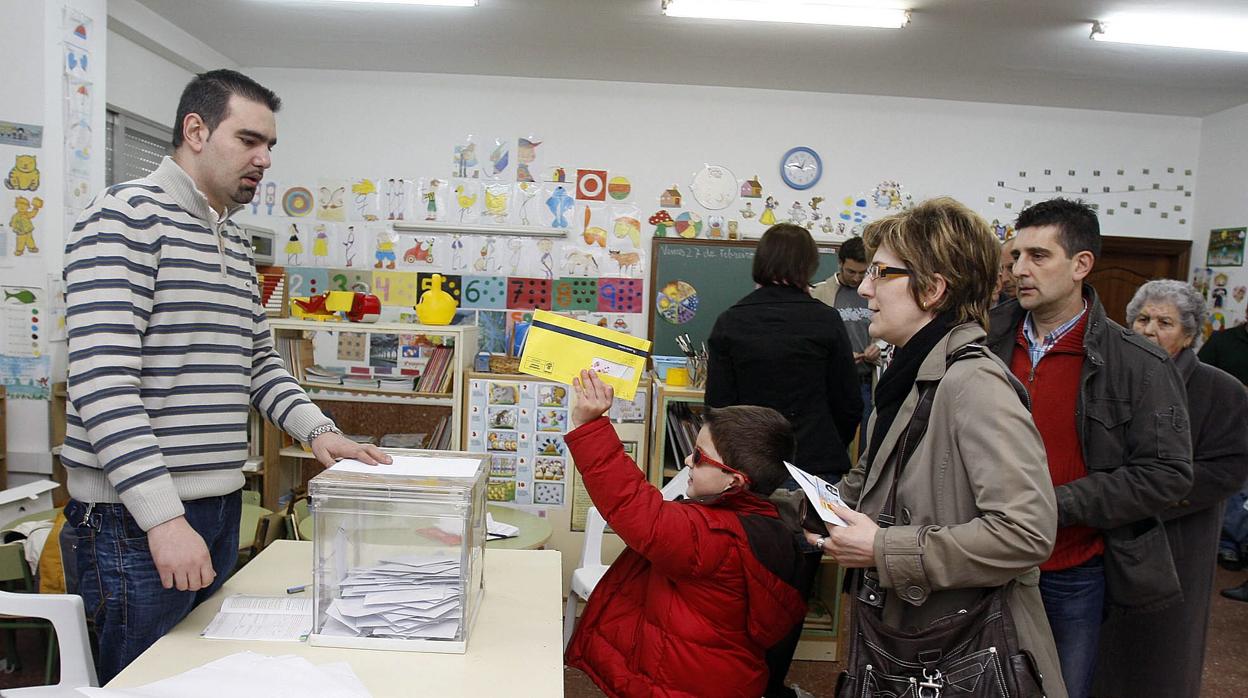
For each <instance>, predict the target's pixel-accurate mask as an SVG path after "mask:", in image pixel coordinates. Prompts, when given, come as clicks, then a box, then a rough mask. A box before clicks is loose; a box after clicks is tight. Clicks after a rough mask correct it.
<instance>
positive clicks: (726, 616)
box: [566, 371, 806, 698]
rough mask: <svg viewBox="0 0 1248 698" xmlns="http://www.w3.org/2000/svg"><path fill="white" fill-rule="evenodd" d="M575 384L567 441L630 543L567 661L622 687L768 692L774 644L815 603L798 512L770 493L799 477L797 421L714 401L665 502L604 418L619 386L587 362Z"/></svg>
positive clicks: (639, 691) (636, 692) (684, 692)
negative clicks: (679, 490) (681, 489)
mask: <svg viewBox="0 0 1248 698" xmlns="http://www.w3.org/2000/svg"><path fill="white" fill-rule="evenodd" d="M573 388H575V390H576V396H577V399H576V403H575V405H576V406H575V408H574V409H573V410H572V426H573V430H572V431H570V432H568V435H567V437H566V440H567V444H568V450H569V452H570V453H571V455H572V458H573V460H575V462H576V468H577V470H578V471H580V473H581V476H582V478H583V481H584V483H585V489H586V490H587V491H588V492H589V496H590V498H591V499H593V501H594V505H595V506H597V507H598V510H599V511H600V512H601V513H602V517H603V518H604V519H606V521H607V523H608V524H609V525H610V526H611V530H613V531H615V532H616V533H617V534H619V536H620V538H621V539H623V541H624V542H625V544H627V545H628V547H627V548H626V549H625V550H624V552H623V553H622V554H621V555H620V557H619V558H617V559H616V561H615V562H614V563H613V564H612V565H611V568H610V569H608V570H607V573H606V574H605V575H604V576H603V577H602V580H601V581H599V582H598V585H597V586H596V587H595V588H594V593H593V595H591V596H590V598H589V604H588V605H587V606H586V607H585V613H584V614H583V615H582V616H581V620H580V624H579V625H578V626H577V628H576V631H575V633H574V634H573V635H572V639H571V641H570V642H569V644H568V650H567V663H568V666H572V667H576V668H578V669H581V670H583V671H584V672H585V673H586V674H588V675H589V677H590V678H591V679H593V681H594V683H595V684H597V685H598V686H599V687H600V688H601V689H602V690H603V691H606V692H607V694H609V695H612V696H625V697H632V696H637V697H639V698H640V697H643V696H690V697H692V696H708V697H709V696H715V697H716V698H719V697H721V696H722V697H724V698H727V697H729V696H740V697H741V698H758V696H759V695H760V694H761V693H762V692H763V690H764V687H765V686H766V684H767V678H768V669H767V664H766V662H765V661H764V651H765V650H766V649H767V648H768V647H771V646H773V645H775V644H776V643H777V642H779V641H781V640H782V639H783V638H784V637H785V636H786V635H788V634H789V629H790V628H792V627H793V626H795V625H797V624H799V623H800V621H801V619H802V617H803V615H805V613H806V603H805V599H804V597H803V596H802V595H801V594H800V593H799V592H798V589H797V584H798V577H799V576H800V570H801V567H802V564H803V560H802V551H801V548H800V547H799V546H800V545H801V543H802V534H801V529H800V525H799V522H798V521H797V520H796V518H794V519H793V520H788V519H786V518H782V515H781V511H780V509H778V508H777V507H776V505H775V504H773V503H772V502H771V501H769V500H768V495H770V494H771V493H772V492H773V491H774V490H775V489H776V487H777V486H778V485H779V484H780V483H781V482H783V481H784V479H785V478H786V477H788V471H787V470H786V469H785V467H784V461H785V460H788V459H791V458H792V457H793V450H794V448H795V442H794V438H793V428H792V426H790V425H789V423H788V421H786V420H785V419H784V417H782V416H780V414H779V413H778V412H776V411H775V410H772V409H768V408H766V407H752V406H736V407H724V408H721V409H709V410H707V412H706V422H705V424H703V426H702V429H701V430H700V431H699V432H698V436H697V442H696V448H695V450H694V452H693V453H692V454H690V455H689V456H688V457H687V458H686V459H685V464H686V465H688V466H689V468H690V471H689V485H688V489H687V491H686V492H685V494H686V497H687V498H686V499H682V500H678V501H674V502H666V501H663V495H662V494H661V493H660V492H659V490H658V489H656V488H655V487H654V486H653V485H651V484H650V483H648V482H646V478H645V475H644V474H643V473H642V471H641V470H640V469H638V467H637V464H636V463H634V462H633V461H632V459H631V458H629V457H628V456H627V455H625V453H624V447H623V445H621V444H620V439H619V437H618V436H616V433H615V429H614V428H613V427H612V426H611V421H610V420H608V419H607V418H606V417H605V416H603V415H604V414H605V413H606V412H607V410H609V409H610V408H611V403H612V399H613V397H614V393H613V391H612V389H611V387H610V386H608V385H606V384H605V383H603V382H602V380H601V379H599V378H598V376H597V375H595V374H594V372H593V371H582V372H581V375H580V378H579V379H575V380H574V381H573Z"/></svg>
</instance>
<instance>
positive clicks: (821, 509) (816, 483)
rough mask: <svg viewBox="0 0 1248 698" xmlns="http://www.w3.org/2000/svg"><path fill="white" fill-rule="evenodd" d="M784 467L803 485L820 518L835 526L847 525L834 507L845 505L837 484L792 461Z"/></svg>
mask: <svg viewBox="0 0 1248 698" xmlns="http://www.w3.org/2000/svg"><path fill="white" fill-rule="evenodd" d="M784 467H786V468H788V469H789V474H790V475H792V476H793V479H794V480H797V484H799V485H801V486H802V492H803V493H805V495H806V498H807V499H809V500H810V503H811V504H812V505H813V506H814V507H815V511H816V512H817V513H818V514H819V518H820V519H823V521H824V523H830V524H832V525H833V526H846V525H848V524H846V523H845V520H844V519H842V518H841V517H839V516H837V515H836V513H835V512H834V511H833V509H832V507H833V506H834V505H835V506H838V507H844V506H845V502H844V501H842V500H841V492H840V490H838V489H836V485H833V484H832V483H830V482H828V481H827V480H824V479H823V478H820V477H816V476H814V475H811V474H810V473H808V472H806V471H805V470H802V469H801V468H798V467H797V466H795V465H793V464H791V463H785V464H784ZM846 508H848V507H846Z"/></svg>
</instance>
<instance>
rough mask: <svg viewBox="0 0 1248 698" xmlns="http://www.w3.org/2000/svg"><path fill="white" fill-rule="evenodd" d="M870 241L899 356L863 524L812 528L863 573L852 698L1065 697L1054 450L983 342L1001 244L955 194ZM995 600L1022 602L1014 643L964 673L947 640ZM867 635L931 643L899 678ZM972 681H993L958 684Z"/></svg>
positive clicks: (859, 496) (880, 309)
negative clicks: (1051, 603) (877, 657)
mask: <svg viewBox="0 0 1248 698" xmlns="http://www.w3.org/2000/svg"><path fill="white" fill-rule="evenodd" d="M863 238H864V241H865V242H866V246H867V253H868V255H869V256H871V263H870V264H869V266H868V267H867V276H866V278H865V279H864V280H863V282H862V285H861V286H859V288H858V292H859V294H861V295H862V296H863V297H864V298H866V299H867V306H868V308H869V309H870V310H871V312H872V313H873V315H872V319H871V325H870V333H871V336H872V337H874V338H876V339H882V340H884V341H886V342H888V343H890V344H893V345H895V346H896V347H897V353H896V355H895V357H894V358H893V361H892V363H891V364H890V365H889V367H888V369H887V370H886V371H885V372H884V375H883V376H882V378H881V379H880V382H879V384H878V385H877V387H876V392H875V410H874V412H873V413H872V416H871V418H870V420H869V422H868V425H867V428H866V429H865V430H864V433H865V434H867V436H868V445H867V448H866V449H865V453H863V455H862V457H861V458H860V460H859V462H858V464H857V465H856V466H855V467H854V469H853V470H851V471H850V472H849V474H848V475H846V476H845V478H844V479H843V480H842V481H841V484H840V494H841V496H842V498H843V499H844V500H845V502H846V504H847V505H849V508H841V509H838V510H837V512H836V513H837V514H838V515H840V516H841V518H842V519H844V520H845V521H846V522H847V524H848V525H846V526H829V529H830V530H829V533H828V534H827V535H825V536H817V535H815V534H810V533H808V534H807V538H808V539H809V540H810V541H811V542H812V543H813V544H815V545H816V546H818V547H819V548H821V549H822V550H823V551H824V553H825V554H826V555H829V556H831V557H834V558H835V559H836V560H837V562H838V563H840V565H841V566H842V567H846V568H850V569H851V570H852V571H854V576H853V579H854V583H853V585H852V588H853V593H854V596H853V597H851V598H853V599H854V601H853V618H854V621H853V622H854V630H853V632H852V635H853V637H852V640H851V649H850V658H849V662H848V663H847V669H848V671H847V672H846V674H845V675H844V676H843V677H842V679H841V682H840V684H839V686H840V688H839V689H838V693H837V695H851V694H852V695H855V696H858V695H867V696H874V695H883V694H886V693H887V694H888V695H893V694H894V693H888V691H889V690H893V689H896V690H895V694H897V695H900V694H901V693H902V692H903V691H904V689H905V688H906V686H907V685H908V684H907V682H910V681H911V679H913V682H917V683H914V685H915V686H924V687H926V688H928V689H931V690H936V691H938V692H939V695H952V694H953V693H955V692H958V694H959V695H974V696H989V695H992V696H997V695H1011V694H1012V693H1005V692H1004V691H999V692H998V691H996V690H995V683H996V682H998V681H1002V682H1005V683H1006V684H1007V685H1012V686H1014V689H1015V691H1016V692H1019V693H1022V694H1023V695H1036V696H1038V695H1041V692H1040V691H1041V690H1043V692H1044V694H1047V695H1048V696H1050V697H1053V696H1065V695H1066V691H1065V688H1064V686H1063V684H1062V679H1061V674H1060V670H1059V667H1058V661H1057V654H1056V651H1055V649H1054V645H1053V637H1052V634H1051V632H1050V630H1049V624H1048V620H1047V618H1046V616H1045V614H1044V607H1043V604H1042V602H1041V600H1040V593H1039V590H1038V588H1037V586H1036V585H1037V583H1038V581H1039V577H1040V575H1039V569H1038V568H1037V565H1039V564H1040V563H1041V562H1043V561H1044V560H1045V559H1047V558H1048V556H1049V553H1050V551H1051V550H1052V547H1053V541H1054V537H1055V535H1056V531H1057V506H1056V500H1055V497H1054V493H1053V486H1052V484H1051V482H1050V478H1049V471H1048V465H1047V461H1046V458H1045V450H1044V444H1043V442H1042V441H1041V440H1040V434H1039V432H1038V431H1037V430H1036V427H1035V426H1034V424H1033V423H1032V420H1031V415H1030V413H1029V412H1028V405H1027V396H1026V393H1025V390H1023V389H1022V387H1021V386H1017V387H1016V385H1015V383H1014V382H1013V381H1012V378H1011V376H1010V373H1009V370H1008V369H1007V368H1006V367H1005V366H1004V365H1003V364H1002V363H1001V362H1000V361H998V360H997V359H996V358H995V357H993V356H992V355H991V354H990V353H989V352H987V351H985V350H983V348H982V347H977V346H976V344H977V343H980V342H983V341H984V338H985V325H986V323H987V318H988V308H989V306H990V304H991V303H992V300H993V298H992V296H993V290H994V287H995V283H996V280H997V256H998V253H999V245H998V244H997V242H996V239H995V237H994V236H993V234H992V232H991V229H990V228H989V226H988V224H987V223H986V222H985V221H984V219H983V218H981V217H980V216H979V215H978V214H976V213H974V212H972V211H971V210H970V209H968V208H966V207H965V206H963V205H962V204H960V203H958V202H957V201H954V200H953V199H949V198H940V199H933V200H931V201H927V202H924V203H922V204H920V205H918V206H916V207H914V208H913V209H910V210H908V211H905V212H902V213H899V214H896V215H894V216H890V217H888V218H884V219H881V220H878V221H874V222H872V223H870V224H868V225H867V227H866V229H865V231H864V234H863ZM1020 391H1021V392H1020ZM924 415H926V416H924ZM924 421H926V426H924ZM998 589H1003V590H1004V591H1003V592H1002V593H1000V594H997V593H995V591H996V590H998ZM996 599H1003V602H1004V607H1005V608H1006V609H1008V613H1002V614H999V615H1001V616H1003V617H1005V618H1008V620H1009V621H1010V622H1009V623H1006V624H1005V625H1006V627H1007V629H1004V630H1000V634H1001V635H1002V636H1003V639H1008V640H1010V641H1009V642H1005V641H1000V642H998V643H996V644H993V646H992V650H991V651H989V650H987V649H984V650H983V651H982V652H981V653H980V654H978V655H974V656H973V657H972V658H971V660H968V663H967V664H966V665H965V667H964V668H963V669H957V670H950V667H949V666H948V664H947V662H949V661H951V659H950V658H951V657H953V656H956V652H958V651H962V650H963V649H964V648H965V647H966V645H958V644H956V643H955V641H954V640H945V641H944V643H945V644H942V643H941V641H940V640H939V638H933V637H932V636H933V635H935V634H938V633H939V632H940V631H941V630H942V629H944V628H946V627H947V626H949V625H950V624H951V623H958V622H971V621H967V617H968V615H967V614H970V615H972V616H977V617H975V618H973V619H972V621H973V622H974V623H979V622H981V621H984V622H988V621H993V620H994V619H993V618H990V617H988V616H989V615H990V614H989V612H988V611H986V610H983V609H985V608H987V607H991V606H988V605H986V604H988V602H990V601H993V602H994V603H995V600H996ZM997 607H998V608H999V607H1000V606H997ZM867 614H870V617H866V615H867ZM1010 625H1012V628H1008V626H1010ZM864 629H866V630H868V631H870V632H879V633H892V634H893V635H894V636H896V635H900V634H919V636H921V637H926V638H928V639H927V640H925V641H926V642H928V643H930V644H929V645H928V646H927V647H926V650H925V652H921V653H919V656H918V657H917V658H912V660H911V661H912V662H913V665H912V666H910V667H909V668H908V669H907V671H909V672H910V673H909V674H908V675H906V676H908V678H905V680H904V681H903V680H902V678H899V676H900V675H902V674H904V672H902V671H901V670H898V671H896V672H895V673H894V674H892V675H889V676H884V675H883V674H884V673H887V672H885V670H884V669H883V668H882V666H881V665H880V663H879V662H876V663H875V665H874V666H872V665H870V662H867V661H863V659H862V658H863V657H866V656H869V651H870V650H869V648H867V647H866V641H864V640H863V638H864V637H866V636H865V635H862V634H861V633H862V632H863V631H864ZM1011 634H1012V635H1013V637H1010V635H1011ZM980 637H981V638H983V637H987V636H986V635H983V636H980ZM959 642H960V641H959ZM919 644H920V645H921V644H922V643H921V642H920V643H919ZM972 644H973V643H972ZM1007 650H1009V652H1010V654H1007ZM998 651H1000V656H999V659H996V660H993V659H992V657H991V656H990V655H993V656H995V655H996V653H997V652H998ZM975 657H979V658H980V660H982V661H981V662H980V663H979V664H976V663H975V661H974V659H975ZM1028 657H1030V659H1028ZM985 658H987V659H985ZM994 661H995V663H994ZM959 666H960V665H959ZM1033 667H1034V668H1035V669H1038V671H1035V670H1033ZM942 669H943V670H944V671H946V672H948V673H942ZM971 675H975V676H976V677H978V678H977V679H976V682H979V681H984V682H987V683H975V684H974V686H972V685H971V684H967V683H965V682H963V683H958V684H957V688H958V691H955V690H954V688H955V687H954V686H953V685H951V684H952V683H955V682H957V681H958V679H959V677H961V678H962V679H963V680H965V679H966V678H967V677H969V676H971ZM1039 675H1042V676H1043V679H1040V678H1039ZM890 681H891V682H901V683H899V684H895V685H892V688H891V689H890V688H888V686H889V685H890V684H889V682H890ZM924 682H927V683H924ZM1040 683H1042V684H1043V689H1041V686H1040V685H1038V684H1040ZM927 684H931V685H930V686H929V685H927ZM973 691H985V692H982V693H981V692H973ZM917 695H937V693H931V692H930V690H929V693H926V694H924V693H921V692H919V693H917Z"/></svg>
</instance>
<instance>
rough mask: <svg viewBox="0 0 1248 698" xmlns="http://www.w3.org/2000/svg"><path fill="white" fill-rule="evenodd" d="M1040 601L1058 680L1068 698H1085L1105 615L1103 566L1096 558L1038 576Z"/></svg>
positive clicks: (1093, 668) (1090, 686)
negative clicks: (1050, 633) (1050, 632)
mask: <svg viewBox="0 0 1248 698" xmlns="http://www.w3.org/2000/svg"><path fill="white" fill-rule="evenodd" d="M1040 598H1041V599H1042V600H1043V601H1044V613H1045V615H1047V616H1048V617H1049V627H1050V628H1052V630H1053V641H1054V643H1056V645H1057V657H1058V660H1059V661H1060V662H1061V665H1062V678H1064V679H1065V680H1066V692H1067V693H1068V694H1069V695H1070V698H1086V696H1087V695H1088V692H1089V691H1090V690H1091V689H1092V674H1093V673H1094V672H1095V671H1096V653H1097V643H1098V642H1099V640H1100V637H1101V621H1102V620H1103V618H1104V612H1105V565H1104V562H1103V561H1102V559H1101V556H1100V555H1097V556H1096V557H1093V558H1092V559H1091V560H1088V561H1087V562H1085V563H1083V564H1082V565H1076V566H1075V567H1071V568H1070V569H1065V570H1060V571H1057V572H1042V573H1041V574H1040Z"/></svg>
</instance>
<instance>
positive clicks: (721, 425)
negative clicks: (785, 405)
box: [703, 228, 800, 497]
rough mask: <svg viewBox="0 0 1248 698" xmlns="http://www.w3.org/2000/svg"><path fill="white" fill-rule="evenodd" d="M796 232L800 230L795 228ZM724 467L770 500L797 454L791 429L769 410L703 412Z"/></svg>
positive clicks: (741, 408) (750, 407) (740, 407)
mask: <svg viewBox="0 0 1248 698" xmlns="http://www.w3.org/2000/svg"><path fill="white" fill-rule="evenodd" d="M799 230H800V228H799ZM703 418H704V420H705V423H706V428H707V429H709V430H710V432H711V440H712V441H714V442H715V450H717V451H719V455H720V456H721V457H722V458H723V459H724V465H728V466H731V467H733V468H736V469H737V470H740V471H741V472H743V473H745V474H746V475H748V476H749V477H750V491H752V492H755V493H757V494H761V495H763V496H764V497H767V496H770V495H771V493H772V492H774V491H776V488H777V487H779V486H780V483H782V482H784V481H785V480H786V479H788V477H789V471H788V470H787V469H786V468H785V467H784V461H790V462H791V461H792V460H793V455H794V454H795V453H796V452H797V438H796V437H795V436H794V435H793V425H791V424H789V420H787V419H785V418H784V415H782V414H780V413H779V412H777V411H775V410H773V409H771V408H770V407H758V406H755V405H734V406H732V407H718V408H715V409H711V408H709V407H708V408H706V412H705V413H704V415H703Z"/></svg>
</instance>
